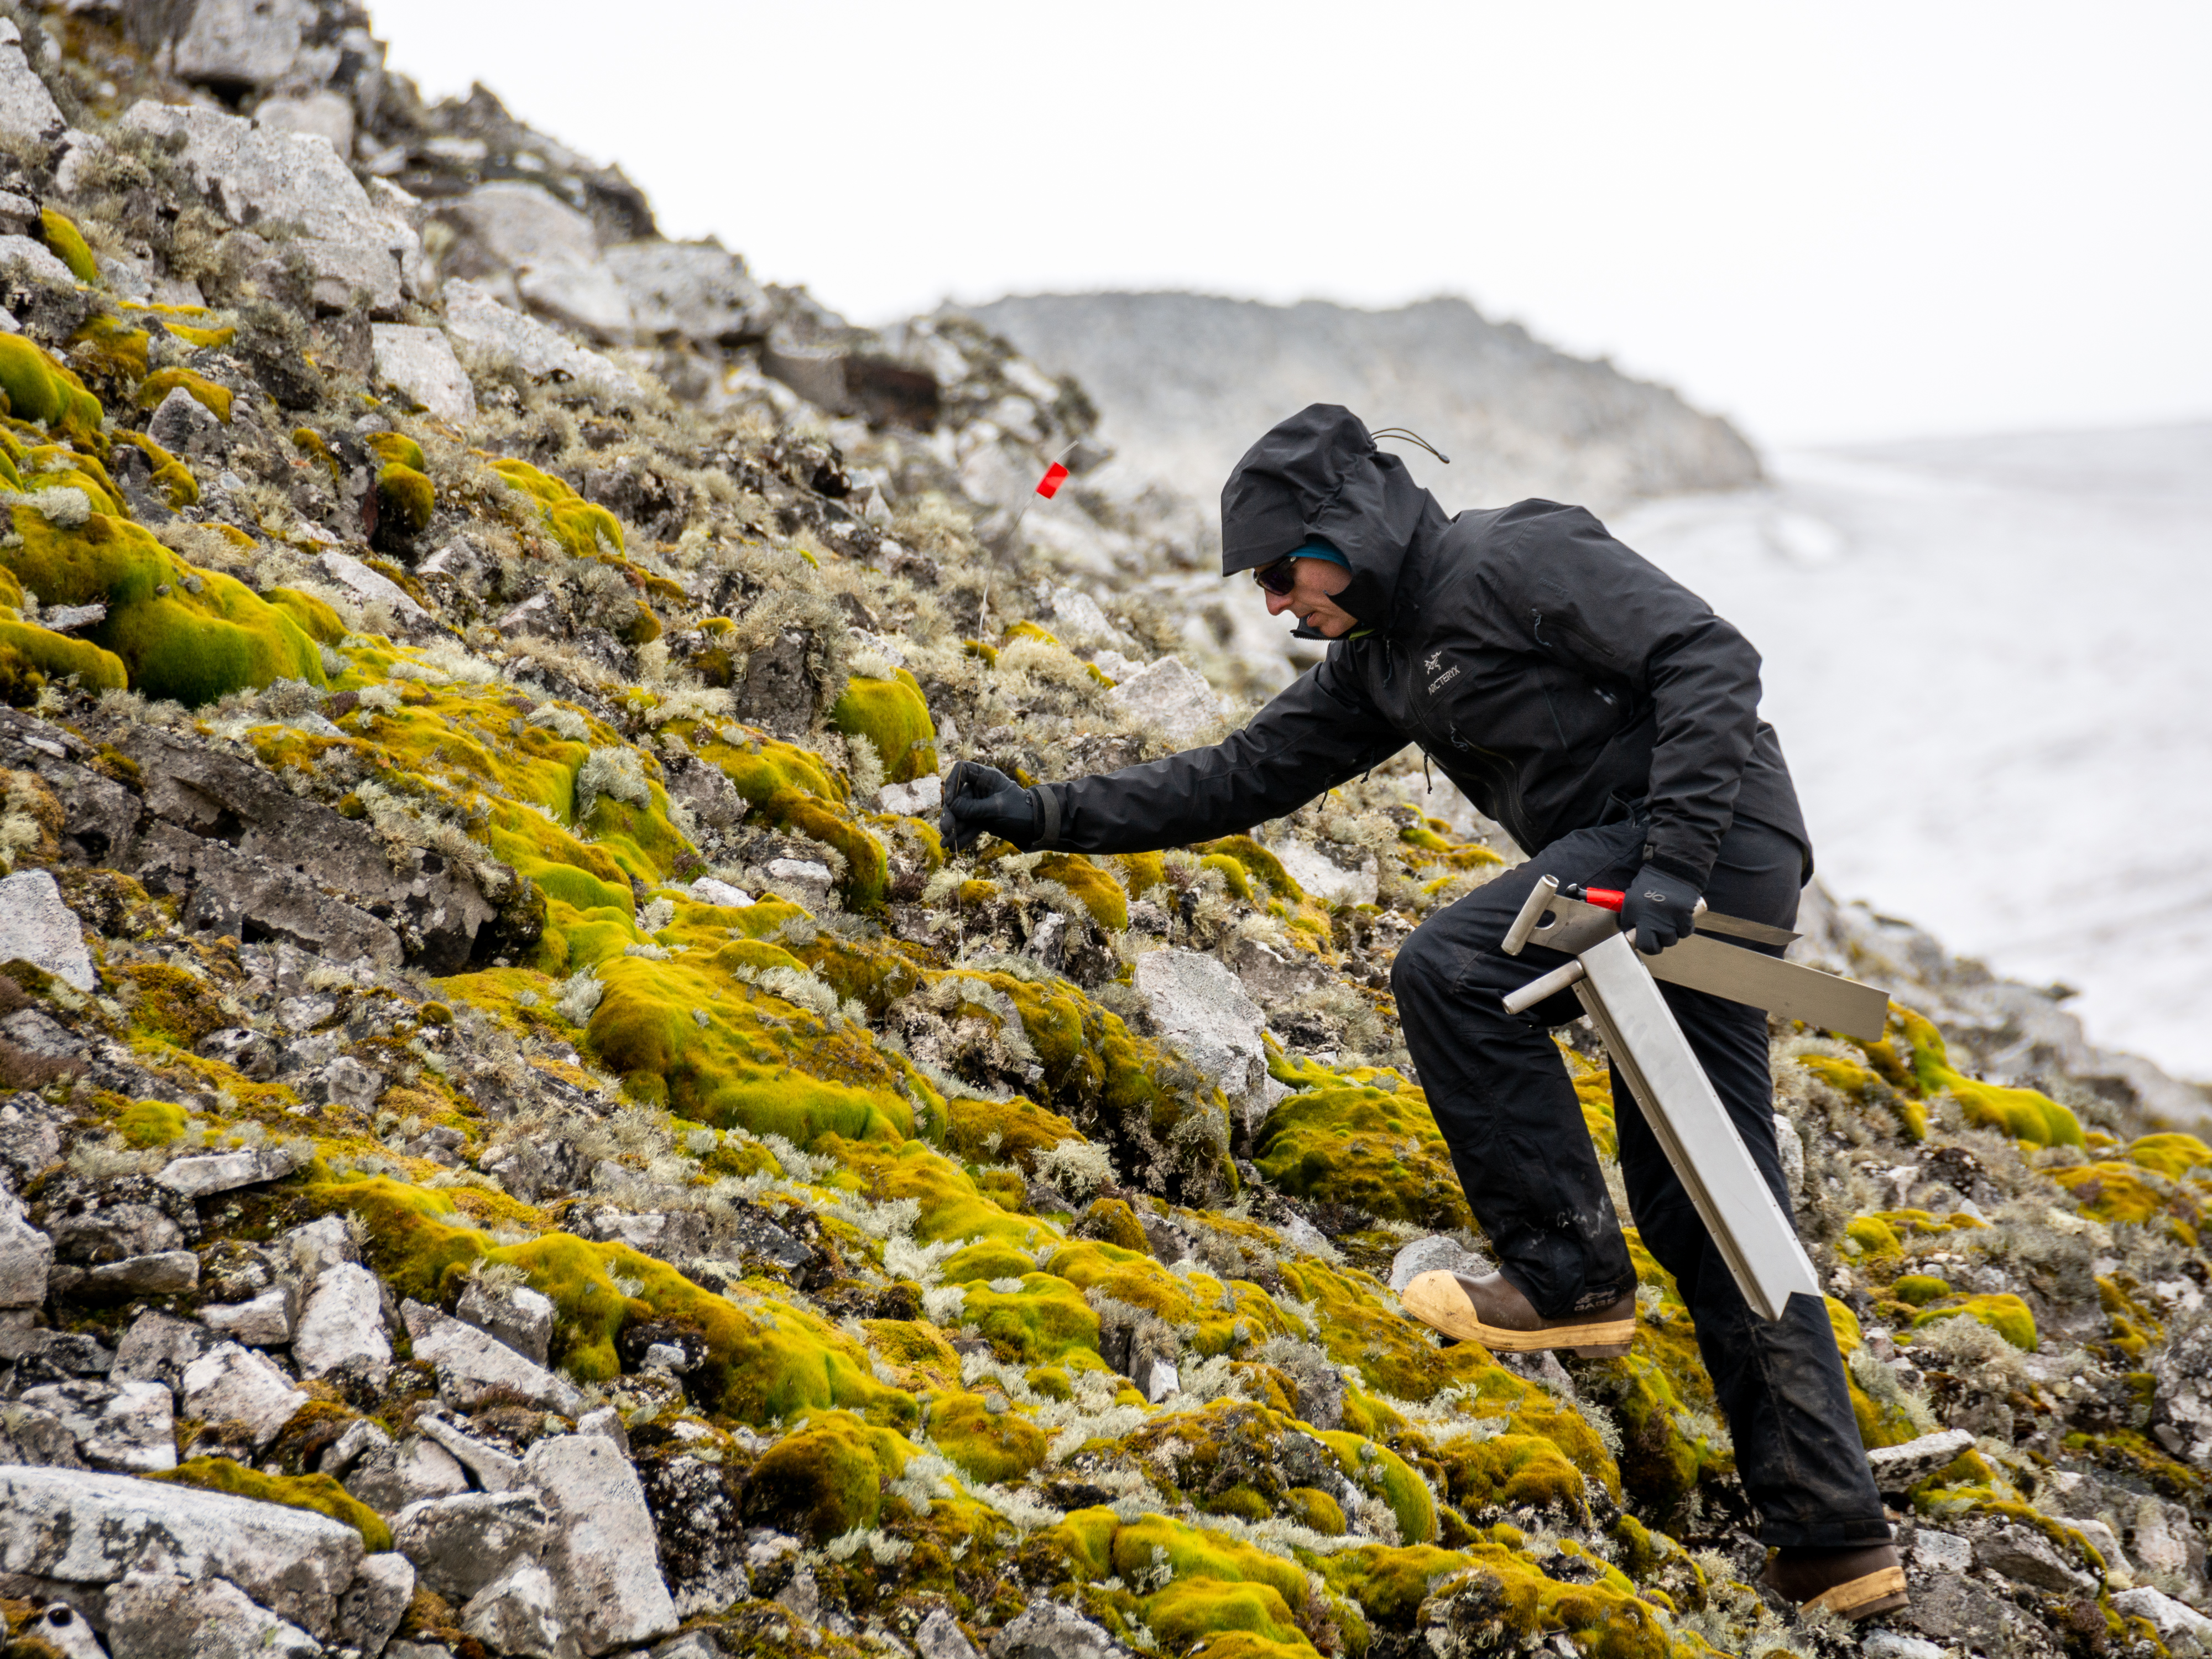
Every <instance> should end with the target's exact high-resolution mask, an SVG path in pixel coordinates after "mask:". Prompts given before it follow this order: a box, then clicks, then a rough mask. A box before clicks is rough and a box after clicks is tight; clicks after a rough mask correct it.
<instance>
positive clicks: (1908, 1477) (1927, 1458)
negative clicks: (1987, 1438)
mask: <svg viewBox="0 0 2212 1659" xmlns="http://www.w3.org/2000/svg"><path fill="white" fill-rule="evenodd" d="M1973 1443H1974V1437H1973V1436H1972V1434H1970V1433H1968V1432H1967V1431H1966V1430H1964V1429H1940V1430H1938V1431H1936V1432H1935V1433H1934V1434H1923V1435H1922V1436H1921V1437H1919V1438H1918V1439H1917V1440H1908V1441H1906V1442H1905V1443H1904V1444H1903V1445H1901V1446H1877V1447H1875V1449H1874V1450H1872V1451H1870V1452H1869V1453H1868V1454H1867V1455H1866V1458H1867V1467H1868V1468H1870V1469H1872V1470H1873V1471H1874V1480H1875V1486H1879V1487H1881V1490H1882V1491H1884V1492H1903V1491H1905V1489H1906V1488H1907V1487H1908V1486H1912V1485H1913V1484H1914V1483H1915V1482H1917V1481H1920V1480H1925V1479H1926V1478H1927V1477H1928V1476H1929V1475H1931V1474H1935V1473H1936V1470H1938V1469H1940V1468H1942V1467H1943V1466H1944V1465H1945V1464H1947V1463H1948V1462H1951V1461H1952V1460H1953V1459H1954V1458H1955V1457H1957V1456H1958V1455H1959V1454H1960V1453H1961V1452H1963V1451H1966V1450H1968V1449H1971V1448H1972V1445H1973Z"/></svg>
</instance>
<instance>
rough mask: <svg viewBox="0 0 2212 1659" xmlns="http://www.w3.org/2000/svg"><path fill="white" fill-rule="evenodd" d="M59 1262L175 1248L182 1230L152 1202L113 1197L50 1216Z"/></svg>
mask: <svg viewBox="0 0 2212 1659" xmlns="http://www.w3.org/2000/svg"><path fill="white" fill-rule="evenodd" d="M48 1219H49V1221H50V1223H51V1231H52V1233H53V1236H54V1256H55V1259H56V1260H58V1261H76V1262H87V1263H89V1262H97V1261H118V1260H119V1259H121V1258H123V1257H125V1256H133V1255H154V1254H155V1253H156V1252H157V1251H161V1250H173V1249H176V1248H177V1247H178V1246H179V1244H181V1243H184V1240H185V1235H184V1232H183V1230H182V1229H180V1228H179V1226H178V1225H177V1224H176V1223H175V1222H173V1221H172V1220H171V1219H170V1218H168V1216H167V1215H166V1214H165V1213H163V1212H162V1211H161V1209H159V1208H158V1207H156V1206H154V1205H151V1204H140V1203H135V1202H132V1201H131V1200H128V1199H110V1200H103V1201H102V1202H100V1203H98V1204H94V1205H91V1206H88V1207H86V1208H85V1209H82V1210H80V1211H78V1212H76V1214H74V1215H70V1214H60V1215H55V1216H51V1217H49V1218H48Z"/></svg>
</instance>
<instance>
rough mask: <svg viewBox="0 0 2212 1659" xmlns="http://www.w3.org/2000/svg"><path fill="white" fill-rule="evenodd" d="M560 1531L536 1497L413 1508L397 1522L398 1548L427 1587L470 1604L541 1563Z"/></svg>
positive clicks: (464, 1497)
mask: <svg viewBox="0 0 2212 1659" xmlns="http://www.w3.org/2000/svg"><path fill="white" fill-rule="evenodd" d="M553 1532H554V1526H553V1521H552V1519H551V1517H550V1516H549V1515H548V1514H547V1512H546V1506H545V1505H544V1504H540V1503H539V1502H538V1498H536V1497H535V1496H534V1495H533V1494H532V1493H529V1492H460V1493H458V1494H456V1495H455V1496H453V1497H451V1498H429V1499H427V1500H425V1501H424V1502H422V1503H419V1504H409V1505H408V1506H407V1507H406V1508H405V1509H404V1510H400V1511H399V1513H398V1514H397V1515H395V1516H392V1547H393V1548H394V1549H396V1550H398V1552H399V1553H401V1554H402V1555H404V1556H405V1557H406V1558H407V1559H409V1560H410V1561H411V1562H413V1563H414V1564H415V1571H416V1573H417V1574H418V1575H420V1577H421V1578H422V1583H425V1584H427V1585H428V1586H429V1587H430V1588H431V1589H434V1590H435V1591H437V1592H438V1594H439V1595H442V1596H444V1597H445V1598H446V1599H447V1601H454V1602H462V1601H467V1600H468V1599H469V1598H470V1597H471V1596H473V1595H476V1593H477V1591H478V1590H481V1589H483V1587H484V1586H485V1585H487V1584H489V1583H492V1582H493V1581H494V1580H495V1579H496V1578H498V1577H500V1575H501V1574H502V1573H504V1572H505V1571H507V1569H508V1568H509V1567H511V1566H513V1565H515V1564H516V1563H517V1562H535V1561H537V1560H538V1559H540V1558H541V1557H542V1556H543V1555H544V1553H545V1550H546V1547H547V1546H548V1544H549V1543H550V1542H551V1541H552V1538H553Z"/></svg>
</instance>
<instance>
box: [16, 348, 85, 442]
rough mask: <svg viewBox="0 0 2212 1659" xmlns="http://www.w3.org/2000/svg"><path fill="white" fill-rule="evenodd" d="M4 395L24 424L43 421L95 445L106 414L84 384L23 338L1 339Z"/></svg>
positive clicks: (79, 439)
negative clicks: (25, 422)
mask: <svg viewBox="0 0 2212 1659" xmlns="http://www.w3.org/2000/svg"><path fill="white" fill-rule="evenodd" d="M0 392H4V393H5V394H6V396H7V400H8V401H7V410H8V413H9V414H11V415H13V416H15V418H16V419H17V420H20V421H41V422H45V423H46V425H47V426H49V427H51V428H53V429H54V430H55V431H58V432H60V433H63V434H65V435H67V436H69V437H70V438H71V439H73V440H76V441H80V442H95V441H98V439H99V437H100V424H101V422H102V421H103V420H105V418H106V410H102V409H101V408H100V399H99V398H95V397H94V396H93V395H92V393H90V392H88V391H86V390H85V387H84V382H83V381H82V380H78V379H77V377H76V374H74V373H73V372H71V371H70V369H68V368H64V367H63V366H62V365H61V364H60V363H58V362H56V361H55V360H54V359H53V358H52V357H51V356H48V355H47V354H46V352H45V351H43V350H41V349H40V348H39V347H38V346H36V345H34V344H33V343H31V342H30V341H29V340H27V339H25V338H24V337H22V336H21V335H20V334H8V335H0Z"/></svg>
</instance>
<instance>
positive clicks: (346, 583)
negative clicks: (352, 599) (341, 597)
mask: <svg viewBox="0 0 2212 1659" xmlns="http://www.w3.org/2000/svg"><path fill="white" fill-rule="evenodd" d="M316 562H317V563H318V564H319V565H321V566H322V568H323V574H325V575H326V576H328V577H329V578H330V579H331V580H332V581H334V582H336V583H337V585H338V586H340V587H343V588H344V589H346V590H347V592H350V593H352V594H354V595H355V596H356V598H358V599H364V600H368V601H372V602H374V603H378V604H382V605H389V606H390V607H391V608H392V614H393V615H394V616H397V617H404V618H405V619H406V620H407V621H409V622H424V621H427V620H428V618H429V615H430V613H429V612H428V611H425V610H424V609H423V608H422V606H421V605H417V604H416V603H415V600H414V598H413V597H412V596H411V595H410V593H409V592H407V590H406V589H405V588H404V587H402V586H400V585H399V584H398V582H396V581H394V580H392V578H391V577H389V576H387V575H386V574H383V573H382V572H381V571H378V570H372V569H370V568H368V566H367V565H365V564H363V563H362V562H361V561H360V560H359V559H356V557H354V556H353V555H352V554H350V553H337V552H331V553H325V554H323V555H321V556H319V558H318V559H317V560H316Z"/></svg>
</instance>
